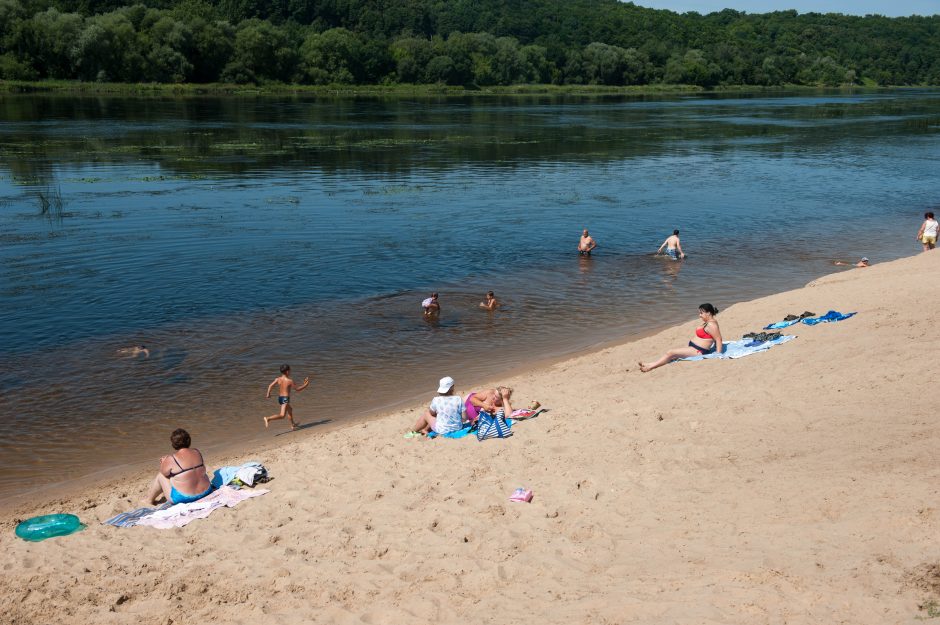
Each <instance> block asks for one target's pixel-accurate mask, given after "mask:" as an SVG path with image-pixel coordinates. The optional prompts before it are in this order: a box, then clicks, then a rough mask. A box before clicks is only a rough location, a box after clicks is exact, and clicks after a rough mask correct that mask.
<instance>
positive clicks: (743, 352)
mask: <svg viewBox="0 0 940 625" xmlns="http://www.w3.org/2000/svg"><path fill="white" fill-rule="evenodd" d="M795 338H796V337H795V336H793V335H792V334H785V335H783V336H780V337H777V338H775V339H774V340H772V341H764V342H763V343H759V342H757V341H751V340H750V339H742V340H740V341H728V342H727V343H725V344H724V345H722V346H721V347H722V350H721V355H722V356H724V357H725V358H744V357H745V356H750V355H751V354H756V353H758V352H765V351H767V350H768V349H770V348H771V347H773V346H774V345H780V344H781V343H787V342H789V341H792V340H793V339H795ZM706 358H709V359H711V358H718V354H707V355H705V356H689V357H688V358H680V359H679V360H705V359H706Z"/></svg>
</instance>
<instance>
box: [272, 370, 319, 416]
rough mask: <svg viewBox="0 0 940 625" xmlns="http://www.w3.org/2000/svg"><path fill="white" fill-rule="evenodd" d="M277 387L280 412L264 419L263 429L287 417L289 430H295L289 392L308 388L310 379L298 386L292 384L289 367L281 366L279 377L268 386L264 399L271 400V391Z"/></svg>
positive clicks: (305, 379)
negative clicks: (272, 422)
mask: <svg viewBox="0 0 940 625" xmlns="http://www.w3.org/2000/svg"><path fill="white" fill-rule="evenodd" d="M275 386H277V403H278V404H280V405H281V412H280V413H278V414H275V415H271V416H270V417H265V418H264V427H268V423H270V422H271V421H277V420H278V419H283V418H285V417H287V418H288V419H289V420H290V429H291V430H296V429H297V425H298V424H297V423H294V409H293V408H292V407H291V405H290V391H291V389H294V390H295V391H297V392H298V393H299V392H301V391H302V390H304V389H305V388H307V387H308V386H310V378H304V383H303V384H301V385H300V386H297V385H296V384H294V381H293V380H291V378H290V365H281V375H279V376H278V377H276V378H274V381H273V382H271V383H270V384H268V392H267V394H266V395H265V399H270V398H271V390H272V389H273V388H274V387H275Z"/></svg>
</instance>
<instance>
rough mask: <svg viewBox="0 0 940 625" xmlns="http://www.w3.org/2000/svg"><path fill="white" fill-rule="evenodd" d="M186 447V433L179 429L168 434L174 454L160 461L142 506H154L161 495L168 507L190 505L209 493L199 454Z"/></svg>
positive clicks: (187, 435) (203, 462)
mask: <svg viewBox="0 0 940 625" xmlns="http://www.w3.org/2000/svg"><path fill="white" fill-rule="evenodd" d="M190 443H191V440H190V438H189V432H187V431H186V430H184V429H182V428H178V429H176V430H173V433H172V434H170V444H171V445H173V449H175V450H176V453H174V454H172V455H169V456H163V457H162V458H160V472H159V473H157V477H155V478H154V480H153V483H152V484H151V485H150V490H149V491H148V492H147V497H146V499H144V500H143V502H144V505H146V506H152V505H154V504H155V503H157V500H158V499H159V498H160V496H161V495H163V497H165V498H166V500H167V501H169V502H170V503H191V502H193V501H196V500H198V499H202V498H203V497H205V496H206V495H208V494H209V493H211V492H212V484H211V483H210V482H209V476H208V475H207V474H206V463H205V461H204V460H203V458H202V454H201V453H199V450H198V449H190V448H189V445H190Z"/></svg>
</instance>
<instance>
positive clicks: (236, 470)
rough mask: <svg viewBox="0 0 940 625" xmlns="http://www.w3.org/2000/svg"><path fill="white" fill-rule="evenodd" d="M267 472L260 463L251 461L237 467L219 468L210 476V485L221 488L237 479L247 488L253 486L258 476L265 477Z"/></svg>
mask: <svg viewBox="0 0 940 625" xmlns="http://www.w3.org/2000/svg"><path fill="white" fill-rule="evenodd" d="M267 475H268V470H267V469H265V468H264V465H263V464H261V463H260V462H256V461H254V460H252V461H251V462H246V463H245V464H242V465H239V466H237V467H220V468H218V469H216V470H215V472H214V473H213V474H212V485H213V486H214V487H216V488H221V487H222V486H225V485H226V484H230V483H231V482H232V481H233V480H234V479H235V478H238V479H239V480H241V481H242V482H244V483H245V484H247V485H248V486H253V485H254V483H255V480H256V479H258V477H259V476H265V477H266V476H267Z"/></svg>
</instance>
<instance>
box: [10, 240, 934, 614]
mask: <svg viewBox="0 0 940 625" xmlns="http://www.w3.org/2000/svg"><path fill="white" fill-rule="evenodd" d="M938 263H940V254H937V253H931V254H924V255H918V256H915V257H912V258H907V259H901V260H898V261H894V262H891V263H885V264H877V265H874V266H873V267H871V268H868V269H851V270H845V271H841V272H839V273H835V274H832V275H829V276H826V277H823V278H820V279H818V280H814V281H813V282H812V283H810V284H809V285H807V286H806V287H805V288H801V289H797V290H794V291H789V292H786V293H781V294H778V295H773V296H770V297H766V298H762V299H758V300H754V301H751V302H745V303H741V304H736V305H734V306H731V307H730V308H728V310H725V311H722V313H721V314H720V315H719V320H720V322H721V328H722V331H723V334H724V335H725V336H726V337H727V338H729V339H730V338H735V337H737V336H740V335H741V334H742V333H744V332H749V331H754V330H757V329H759V328H760V327H761V326H763V325H765V324H766V323H769V322H771V321H774V320H777V319H780V318H782V317H783V316H784V315H786V314H787V313H800V312H802V311H804V310H811V311H815V312H817V313H824V312H826V311H827V310H829V309H836V310H841V311H843V312H850V311H857V312H858V313H859V314H858V315H857V316H856V317H854V318H853V319H851V320H849V321H845V322H841V323H834V324H821V325H818V326H814V327H809V326H803V325H798V326H794V327H793V328H791V329H790V330H788V331H789V332H790V333H792V334H795V335H797V336H798V338H797V340H795V341H792V342H790V343H788V344H786V345H781V346H779V347H775V348H773V349H771V350H770V351H768V352H766V353H763V354H758V355H754V356H750V357H748V358H744V359H741V360H723V361H706V362H700V363H677V364H672V365H669V366H666V367H664V368H662V369H659V370H656V371H654V372H651V373H648V374H641V373H639V371H638V370H637V367H636V364H635V363H636V362H637V361H638V360H641V359H643V360H650V359H652V358H654V357H655V356H657V355H659V354H661V353H662V352H663V351H664V350H665V349H667V348H669V347H673V346H680V345H684V344H685V343H686V342H687V341H688V337H689V335H690V334H691V332H692V328H693V327H694V325H693V324H694V319H693V317H694V310H693V311H690V314H689V320H688V322H686V323H683V324H681V325H680V326H677V327H674V328H669V329H667V330H665V331H662V332H659V333H657V334H655V335H653V336H649V337H645V338H642V339H640V340H637V341H632V342H629V343H626V344H623V345H617V346H612V347H608V348H604V349H602V350H599V351H597V352H594V353H590V354H586V355H583V356H579V357H576V358H573V359H569V360H566V361H564V362H560V363H556V364H554V365H551V366H549V367H545V368H539V369H535V370H530V371H526V372H523V373H519V374H517V375H515V376H513V377H511V378H510V379H507V380H503V382H506V383H508V384H510V385H511V386H513V387H514V388H515V389H516V395H517V399H518V401H519V403H528V402H529V401H531V400H533V399H538V400H539V401H540V402H541V403H542V404H543V405H544V406H545V407H547V408H548V409H549V411H548V412H547V413H545V414H543V415H542V416H540V417H538V418H537V419H534V420H531V421H528V422H524V423H520V424H519V425H518V426H517V427H516V428H515V436H513V437H512V438H511V439H509V440H505V441H488V442H486V443H482V444H481V443H477V442H476V440H475V439H470V440H468V439H464V440H458V441H452V440H438V441H424V440H404V439H402V434H403V433H404V431H405V430H406V429H407V428H408V426H409V425H410V424H411V422H412V421H413V420H414V418H415V416H416V415H417V413H418V411H419V410H420V406H419V405H414V406H410V407H408V408H406V409H403V410H398V411H395V412H393V413H391V414H388V415H386V416H384V417H381V418H377V419H374V420H369V421H366V422H362V423H357V424H355V425H352V426H348V427H342V428H336V429H334V430H332V431H328V432H325V433H323V434H320V435H318V434H316V430H317V428H310V429H309V430H307V431H306V432H302V433H301V435H300V436H290V437H281V438H286V439H289V440H288V442H286V443H284V444H279V445H273V446H269V447H265V448H262V449H256V450H245V451H242V452H240V453H237V454H231V455H227V456H226V455H220V456H218V457H213V456H210V457H208V458H207V460H208V462H209V463H210V465H216V464H233V463H240V462H243V461H247V460H250V459H257V460H260V461H262V462H263V463H264V464H265V465H266V466H267V467H268V468H269V470H270V471H271V474H272V475H273V476H274V478H275V479H274V481H272V482H271V483H270V485H269V486H270V488H271V492H270V493H269V494H267V495H265V496H263V497H260V498H257V499H254V500H250V501H247V502H244V503H242V504H241V505H240V506H239V507H237V508H235V509H232V510H228V509H225V510H221V511H217V512H215V513H213V515H212V516H210V517H209V518H208V519H205V520H198V521H195V522H193V523H192V524H190V525H189V526H187V527H186V528H183V529H181V530H165V531H161V530H154V529H150V528H132V529H117V528H113V527H107V526H101V525H99V524H98V523H99V522H100V521H101V520H103V519H106V518H108V517H110V516H112V515H114V514H116V513H118V512H122V511H126V510H129V509H132V508H134V507H135V502H136V501H137V499H138V498H139V497H140V496H141V493H142V491H143V490H144V488H145V487H146V484H147V479H148V475H149V473H150V472H146V473H143V472H137V473H132V474H127V475H123V476H121V477H120V478H118V479H114V480H112V481H110V482H108V483H106V484H101V483H99V484H93V485H90V486H88V487H84V488H83V487H77V490H76V491H75V493H74V494H71V495H68V496H60V497H56V498H54V499H51V500H43V501H34V502H32V503H30V504H21V505H19V506H17V507H16V509H15V510H13V511H8V512H7V513H5V514H4V515H3V519H2V524H3V527H4V528H5V531H4V532H3V533H2V535H0V549H2V555H0V571H2V573H0V582H2V583H3V584H4V587H5V591H4V593H2V595H0V611H2V613H3V614H5V615H6V616H7V617H8V618H9V619H10V622H11V623H14V624H15V625H25V624H32V623H52V622H68V623H70V624H76V625H84V624H86V623H88V624H91V623H96V624H97V623H126V622H129V621H133V622H138V623H143V624H150V623H154V624H157V623H159V624H166V623H176V624H180V623H266V622H278V623H309V622H330V623H347V622H348V623H354V622H355V623H363V622H365V623H401V622H411V623H414V622H436V623H466V622H471V621H492V622H500V623H535V622H538V623H566V624H567V623H572V622H577V623H626V622H636V623H652V622H657V623H742V624H743V623H748V624H751V623H783V622H786V623H807V624H810V623H812V624H818V623H842V622H844V623H849V622H851V623H918V622H922V621H921V620H919V617H926V616H927V615H928V612H927V610H921V609H919V606H922V605H925V602H927V601H930V600H936V601H940V573H938V571H940V567H938V566H937V563H938V561H940V549H938V548H937V547H936V536H937V535H938V530H940V511H938V508H940V506H938V504H937V501H938V497H937V495H938V490H940V487H938V479H937V478H938V477H940V470H938V469H937V468H936V460H935V456H936V449H937V446H938V444H940V424H938V422H937V418H936V413H937V410H936V402H937V400H936V393H935V390H934V387H935V383H934V380H935V379H936V378H937V376H938V374H940V365H938V362H937V358H936V354H935V353H934V352H933V351H932V349H931V346H932V343H933V341H931V340H930V338H929V337H931V336H933V335H934V334H935V332H936V326H937V323H938V322H940V314H938V313H937V310H938V304H940V291H938V289H935V288H932V287H931V284H932V280H933V276H934V275H935V274H936V271H937V268H938ZM716 303H717V302H716ZM717 304H718V305H720V303H717ZM458 384H460V380H458ZM464 390H466V389H464ZM430 391H433V389H430ZM430 396H431V392H429V393H428V397H429V398H430ZM277 426H278V424H272V428H275V427H277ZM196 443H197V444H198V443H199V441H196ZM518 486H527V487H529V488H532V489H533V490H534V491H535V499H534V500H533V501H532V503H529V504H514V503H509V502H508V500H507V498H508V496H509V494H510V493H511V492H512V490H513V489H514V488H516V487H518ZM55 511H59V512H73V513H76V514H78V515H79V516H80V517H81V518H82V520H83V521H85V522H86V523H88V524H89V527H88V529H86V530H85V531H83V532H80V533H78V534H75V535H72V536H69V537H64V538H58V539H52V540H48V541H45V542H43V543H38V544H29V543H25V542H23V541H20V540H18V539H16V538H15V537H14V536H13V532H12V530H13V527H14V524H15V521H16V520H17V519H20V518H25V517H27V516H30V515H32V514H39V513H49V512H55Z"/></svg>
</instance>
